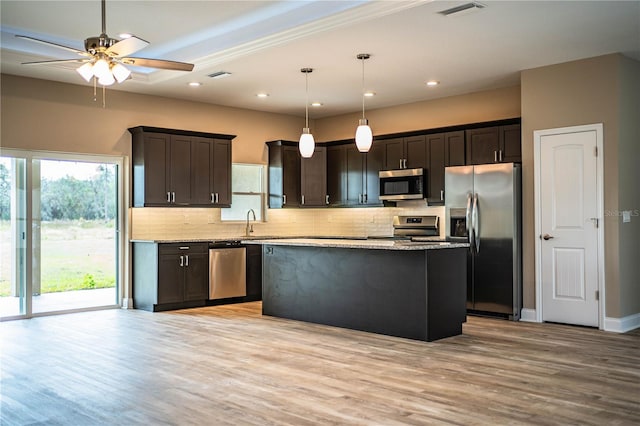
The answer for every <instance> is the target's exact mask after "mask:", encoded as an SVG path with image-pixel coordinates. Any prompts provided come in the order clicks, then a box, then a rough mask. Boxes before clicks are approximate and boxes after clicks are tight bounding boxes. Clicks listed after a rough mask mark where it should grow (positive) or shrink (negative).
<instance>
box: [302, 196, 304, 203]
mask: <svg viewBox="0 0 640 426" xmlns="http://www.w3.org/2000/svg"><path fill="white" fill-rule="evenodd" d="M302 204H304V195H303V196H302Z"/></svg>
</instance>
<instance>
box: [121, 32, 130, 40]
mask: <svg viewBox="0 0 640 426" xmlns="http://www.w3.org/2000/svg"><path fill="white" fill-rule="evenodd" d="M118 36H119V37H120V38H122V39H124V38H131V37H133V34H129V33H120V34H118Z"/></svg>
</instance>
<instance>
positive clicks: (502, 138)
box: [466, 124, 522, 164]
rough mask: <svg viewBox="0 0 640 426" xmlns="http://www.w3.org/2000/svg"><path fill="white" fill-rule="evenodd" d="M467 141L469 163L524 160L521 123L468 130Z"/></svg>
mask: <svg viewBox="0 0 640 426" xmlns="http://www.w3.org/2000/svg"><path fill="white" fill-rule="evenodd" d="M466 143H467V164H490V163H511V162H520V161H522V154H521V136H520V125H519V124H513V125H507V126H493V127H484V128H478V129H470V130H467V131H466Z"/></svg>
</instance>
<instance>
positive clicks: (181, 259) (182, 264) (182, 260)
mask: <svg viewBox="0 0 640 426" xmlns="http://www.w3.org/2000/svg"><path fill="white" fill-rule="evenodd" d="M180 266H184V256H180Z"/></svg>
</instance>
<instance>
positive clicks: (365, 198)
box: [362, 194, 368, 204]
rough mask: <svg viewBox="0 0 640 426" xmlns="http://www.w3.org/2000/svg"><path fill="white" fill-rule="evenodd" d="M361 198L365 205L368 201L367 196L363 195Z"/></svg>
mask: <svg viewBox="0 0 640 426" xmlns="http://www.w3.org/2000/svg"><path fill="white" fill-rule="evenodd" d="M362 197H363V198H364V204H367V201H368V198H367V194H363V196H362Z"/></svg>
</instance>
